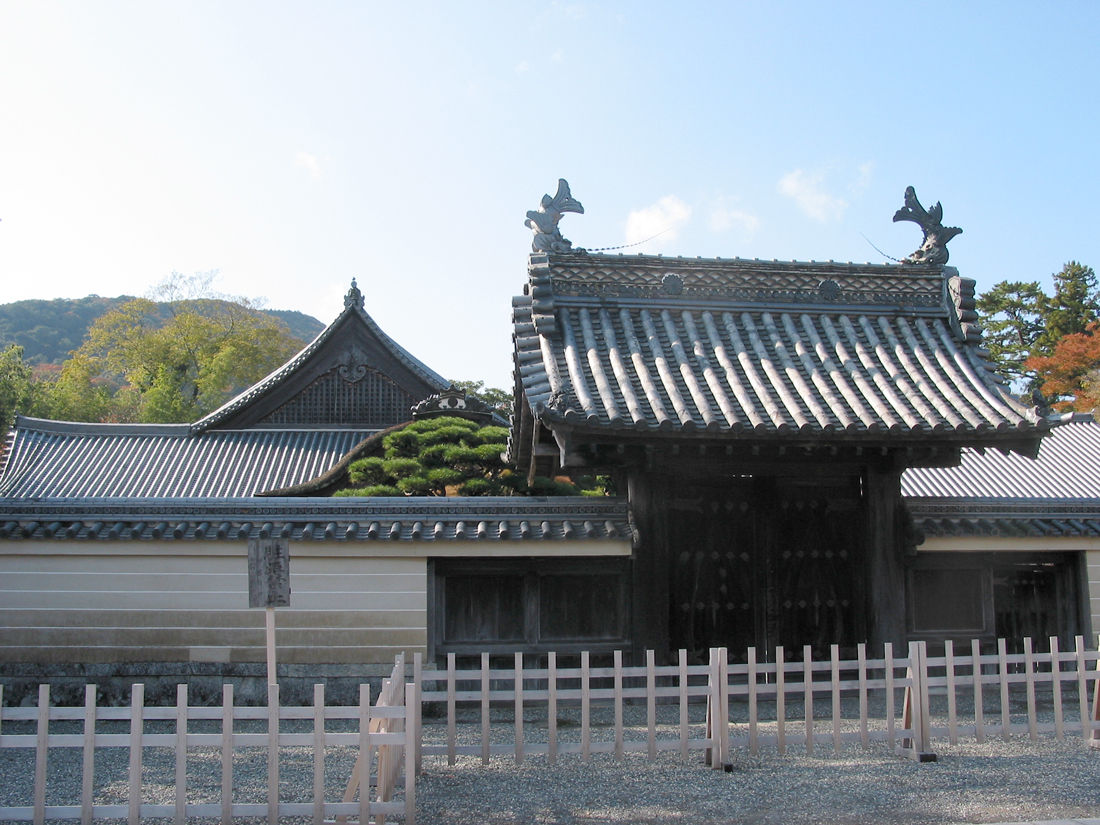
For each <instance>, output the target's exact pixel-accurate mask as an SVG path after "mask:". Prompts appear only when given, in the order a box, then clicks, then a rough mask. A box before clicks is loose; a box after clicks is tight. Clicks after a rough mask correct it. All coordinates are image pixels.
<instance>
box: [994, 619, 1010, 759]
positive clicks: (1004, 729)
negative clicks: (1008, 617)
mask: <svg viewBox="0 0 1100 825" xmlns="http://www.w3.org/2000/svg"><path fill="white" fill-rule="evenodd" d="M997 673H998V674H999V677H1000V679H999V681H1000V687H1001V738H1002V739H1004V740H1005V741H1006V742H1007V741H1008V739H1009V738H1010V737H1011V736H1012V714H1011V708H1010V707H1009V704H1008V651H1007V649H1006V646H1005V640H1004V639H998V640H997Z"/></svg>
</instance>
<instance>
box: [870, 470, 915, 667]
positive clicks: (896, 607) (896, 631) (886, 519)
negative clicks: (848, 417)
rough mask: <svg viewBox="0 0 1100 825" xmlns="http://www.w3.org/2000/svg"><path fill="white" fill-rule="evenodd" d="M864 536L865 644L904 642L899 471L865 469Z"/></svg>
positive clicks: (905, 600) (903, 585) (904, 607)
mask: <svg viewBox="0 0 1100 825" xmlns="http://www.w3.org/2000/svg"><path fill="white" fill-rule="evenodd" d="M864 481H865V483H864V496H865V513H866V519H867V521H866V530H867V532H866V536H867V598H866V605H867V611H868V613H867V636H868V639H867V641H868V642H870V643H871V645H873V646H879V645H881V644H882V643H883V642H892V643H893V644H894V645H895V646H897V645H902V644H904V642H905V639H906V612H907V609H906V602H907V599H906V592H905V548H904V546H903V541H902V535H901V533H902V527H903V525H901V524H899V520H900V519H899V515H900V512H901V510H900V508H901V507H902V506H903V505H902V498H901V470H900V469H897V468H894V467H868V468H867V470H866V475H865V477H864Z"/></svg>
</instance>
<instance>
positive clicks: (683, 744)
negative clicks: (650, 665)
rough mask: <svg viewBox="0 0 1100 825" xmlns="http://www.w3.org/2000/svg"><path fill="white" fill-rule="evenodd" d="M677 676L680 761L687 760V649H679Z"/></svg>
mask: <svg viewBox="0 0 1100 825" xmlns="http://www.w3.org/2000/svg"><path fill="white" fill-rule="evenodd" d="M678 655H679V677H680V761H681V762H687V758H688V672H687V670H688V663H687V650H685V649H684V648H680V651H679V654H678Z"/></svg>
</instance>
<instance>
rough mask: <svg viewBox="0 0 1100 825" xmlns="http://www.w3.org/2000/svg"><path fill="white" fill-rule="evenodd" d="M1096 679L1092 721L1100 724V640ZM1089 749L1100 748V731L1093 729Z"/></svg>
mask: <svg viewBox="0 0 1100 825" xmlns="http://www.w3.org/2000/svg"><path fill="white" fill-rule="evenodd" d="M1096 647H1097V656H1096V666H1095V671H1096V674H1095V679H1094V680H1093V683H1092V721H1093V722H1094V723H1095V722H1100V640H1098V641H1097V646H1096ZM1089 747H1090V748H1100V729H1093V731H1092V734H1091V735H1090V736H1089Z"/></svg>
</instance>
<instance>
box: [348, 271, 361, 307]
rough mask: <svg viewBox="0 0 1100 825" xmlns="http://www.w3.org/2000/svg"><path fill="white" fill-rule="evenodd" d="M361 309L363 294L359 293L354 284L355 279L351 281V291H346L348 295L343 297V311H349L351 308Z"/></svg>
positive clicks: (357, 286)
mask: <svg viewBox="0 0 1100 825" xmlns="http://www.w3.org/2000/svg"><path fill="white" fill-rule="evenodd" d="M355 306H357V307H359V309H362V308H363V293H362V292H360V291H359V285H358V284H357V283H355V279H354V278H352V279H351V289H349V290H348V294H347V295H345V296H344V309H351V308H352V307H355Z"/></svg>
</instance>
